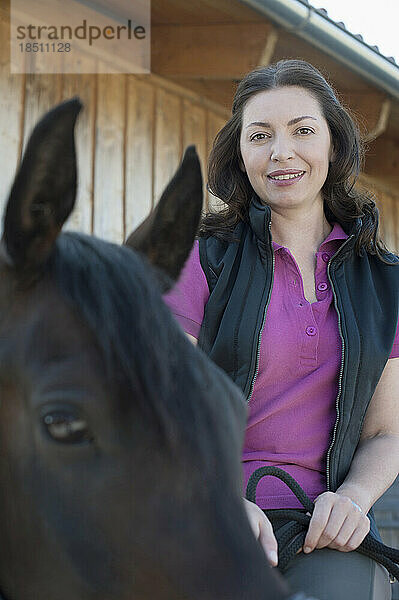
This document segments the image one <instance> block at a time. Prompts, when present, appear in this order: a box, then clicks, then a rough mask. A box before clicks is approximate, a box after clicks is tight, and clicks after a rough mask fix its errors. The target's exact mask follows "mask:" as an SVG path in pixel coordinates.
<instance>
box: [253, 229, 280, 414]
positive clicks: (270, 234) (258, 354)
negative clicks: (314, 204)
mask: <svg viewBox="0 0 399 600" xmlns="http://www.w3.org/2000/svg"><path fill="white" fill-rule="evenodd" d="M271 226H272V224H271V221H269V240H270V250H271V254H272V281H271V284H270V289H269V293H268V296H267V301H266V306H265V310H264V311H263V321H262V325H261V328H260V331H259V335H258V346H257V350H256V361H255V371H254V376H253V378H252V382H251V387H250V389H249V394H248V397H247V402H248V403H249V402H250V400H251V396H252V393H253V391H254V385H255V379H256V378H257V376H258V372H259V357H260V342H261V338H262V331H263V328H264V326H265V322H266V313H267V309H268V307H269V304H270V298H271V296H272V289H273V282H274V264H275V256H274V252H273V245H272V231H271Z"/></svg>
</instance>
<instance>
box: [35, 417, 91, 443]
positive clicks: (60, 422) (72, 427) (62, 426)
mask: <svg viewBox="0 0 399 600" xmlns="http://www.w3.org/2000/svg"><path fill="white" fill-rule="evenodd" d="M43 423H44V426H45V428H46V430H47V432H48V434H49V435H50V436H51V437H52V438H53V439H54V440H55V441H56V442H64V443H66V444H78V443H82V442H91V441H92V440H93V436H92V434H91V432H90V431H89V429H88V426H87V423H86V421H85V420H84V419H82V418H80V417H77V416H76V415H74V414H72V413H68V412H60V411H57V412H55V411H53V412H50V413H47V414H46V415H44V417H43Z"/></svg>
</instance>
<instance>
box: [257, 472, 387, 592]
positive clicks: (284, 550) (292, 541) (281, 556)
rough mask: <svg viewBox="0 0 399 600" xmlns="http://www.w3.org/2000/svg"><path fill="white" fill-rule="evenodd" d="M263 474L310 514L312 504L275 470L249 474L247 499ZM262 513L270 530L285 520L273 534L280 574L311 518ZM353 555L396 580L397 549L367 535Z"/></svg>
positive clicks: (299, 544) (288, 477) (291, 512)
mask: <svg viewBox="0 0 399 600" xmlns="http://www.w3.org/2000/svg"><path fill="white" fill-rule="evenodd" d="M266 475H271V476H272V477H278V479H281V481H283V482H284V483H285V484H286V485H287V486H288V487H289V488H290V490H291V491H292V492H293V493H294V494H295V496H296V497H297V498H298V500H299V502H300V503H301V504H302V505H303V507H304V508H305V509H306V510H307V512H308V513H310V515H312V514H313V510H314V503H313V502H312V500H311V499H310V498H309V496H308V495H307V494H306V493H305V492H304V490H303V489H302V488H301V486H300V485H299V483H298V482H297V481H295V479H294V478H293V477H291V475H289V474H288V473H286V472H285V471H283V470H282V469H279V468H278V467H260V468H259V469H256V471H254V472H253V473H252V475H251V477H250V478H249V480H248V484H247V490H246V498H247V500H250V501H251V502H256V488H257V486H258V483H259V481H260V480H261V479H262V477H266ZM264 512H265V514H266V516H267V517H268V519H269V520H270V521H271V523H272V525H273V529H274V528H275V525H274V524H273V521H275V522H276V520H278V519H282V518H283V519H288V520H289V522H288V523H286V524H285V525H282V526H281V527H278V528H277V529H276V531H275V532H274V533H275V536H276V539H277V543H278V568H279V570H280V571H281V572H282V573H284V571H285V570H286V568H287V566H288V563H289V562H290V561H291V560H292V559H293V558H294V556H295V555H296V553H297V551H298V550H299V548H301V547H302V546H303V544H304V541H305V537H306V533H307V530H308V527H309V523H310V519H311V516H309V515H308V514H304V513H303V512H299V511H298V510H295V509H293V508H288V509H281V510H280V509H279V510H265V511H264ZM356 552H360V553H361V554H364V555H365V556H368V557H370V558H372V559H373V560H375V561H377V562H378V563H380V564H381V565H383V566H384V567H385V568H386V569H387V570H388V571H389V573H390V574H391V576H392V577H394V578H395V579H397V580H398V581H399V566H398V563H399V550H397V549H396V548H390V547H389V546H385V545H384V544H382V543H381V542H379V541H378V540H376V539H374V538H373V537H372V536H371V535H370V533H369V534H367V536H366V537H365V538H364V540H363V541H362V543H361V544H360V546H358V548H356Z"/></svg>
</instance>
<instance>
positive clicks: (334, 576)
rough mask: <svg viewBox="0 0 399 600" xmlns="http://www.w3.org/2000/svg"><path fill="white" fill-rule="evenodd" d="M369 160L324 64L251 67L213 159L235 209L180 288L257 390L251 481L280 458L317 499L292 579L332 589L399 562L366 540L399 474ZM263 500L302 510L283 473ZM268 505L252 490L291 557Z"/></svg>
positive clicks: (204, 331) (209, 342) (171, 297)
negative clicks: (365, 176)
mask: <svg viewBox="0 0 399 600" xmlns="http://www.w3.org/2000/svg"><path fill="white" fill-rule="evenodd" d="M361 162H362V146H361V140H360V135H359V131H358V129H357V127H356V125H355V123H354V121H353V120H352V118H351V117H350V116H349V114H348V112H347V111H346V110H345V109H344V108H343V107H342V106H341V104H340V103H339V101H338V100H337V98H336V95H335V93H334V91H333V90H332V88H331V87H330V85H329V84H328V83H327V81H326V80H325V79H324V78H323V76H322V75H321V73H320V72H319V71H318V70H317V69H315V68H314V67H312V66H311V65H309V64H308V63H306V62H304V61H300V60H283V61H280V62H278V63H276V64H274V65H271V66H269V67H261V68H258V69H256V70H254V71H253V72H251V73H249V74H248V75H247V76H246V77H245V78H244V79H243V80H242V81H241V83H240V84H239V86H238V88H237V92H236V95H235V98H234V102H233V110H232V117H231V119H230V120H229V121H228V122H227V124H226V125H225V126H224V127H223V129H222V130H221V131H220V132H219V133H218V135H217V136H216V139H215V142H214V146H213V149H212V152H211V155H210V159H209V170H208V178H209V184H208V185H209V189H210V190H211V191H212V193H214V194H215V195H216V196H217V197H218V198H220V199H221V200H223V201H224V202H225V203H226V205H227V208H225V209H224V210H221V211H219V212H218V213H216V214H208V215H206V216H205V217H204V219H203V221H202V225H201V228H200V231H199V239H198V240H196V242H195V244H194V247H193V250H192V252H191V255H190V257H189V259H188V261H187V263H186V265H185V269H184V271H183V273H182V276H181V278H180V280H179V282H178V284H177V286H176V287H175V288H174V290H172V292H171V293H169V294H168V295H167V296H165V300H166V302H167V303H168V305H169V306H170V308H171V310H172V311H173V312H174V314H175V315H176V317H177V319H178V320H179V321H180V323H181V325H182V327H183V328H184V330H185V331H186V333H187V334H188V335H189V336H190V337H191V339H192V340H193V341H194V342H195V341H196V340H197V339H198V344H199V346H200V347H201V348H202V349H203V350H204V351H205V352H206V353H207V354H208V355H209V356H210V357H211V358H212V359H213V360H214V361H215V362H216V363H217V364H218V365H219V366H220V367H221V368H223V369H224V370H225V371H226V372H227V373H228V374H229V375H230V376H231V377H232V379H233V380H234V381H235V382H236V383H237V385H239V386H240V387H241V389H242V390H243V392H244V394H245V396H246V397H247V400H248V405H249V412H248V425H247V432H246V438H245V441H244V448H243V467H244V483H245V484H246V482H247V480H248V478H249V476H250V474H251V473H252V472H253V471H254V470H255V469H257V468H258V467H260V466H264V465H275V466H279V467H281V468H282V469H284V470H285V471H287V472H288V473H290V474H291V475H292V476H293V477H294V478H295V479H296V480H297V481H298V482H299V484H300V485H301V486H302V487H303V488H304V490H305V491H306V492H307V494H308V495H309V496H310V497H311V499H312V500H315V510H314V513H313V515H312V518H311V521H310V525H309V529H308V532H307V535H306V539H305V543H304V547H303V552H300V553H299V554H297V556H296V557H295V558H294V559H293V561H292V562H291V563H290V565H289V568H288V569H287V571H286V578H287V579H288V582H289V583H290V584H291V586H292V587H293V588H294V589H301V590H303V591H305V592H307V593H309V594H311V595H314V596H316V597H317V598H319V599H320V600H330V599H331V600H332V599H334V600H336V599H337V598H339V599H340V600H346V599H349V598H350V599H351V600H353V598H374V599H377V598H378V600H384V599H385V598H389V597H390V586H389V578H388V574H387V571H386V570H385V569H384V568H383V567H381V566H380V565H379V564H377V563H376V562H374V561H373V560H371V559H370V558H368V557H365V556H363V555H361V554H360V553H358V552H351V551H353V550H355V549H356V548H357V547H358V546H359V545H360V543H361V542H362V540H363V539H364V538H365V536H366V535H367V533H368V532H369V530H370V526H371V530H372V534H373V535H375V536H377V537H378V539H380V538H379V536H378V531H377V529H376V527H375V523H374V519H373V515H372V513H370V512H369V511H370V509H371V507H372V505H373V504H374V502H375V501H376V500H377V499H378V498H379V497H380V496H381V495H382V494H383V493H384V492H385V490H386V489H387V488H388V487H389V486H390V485H391V484H392V483H393V481H394V480H395V478H396V476H397V474H398V471H399V464H398V463H399V461H398V457H399V411H398V400H399V358H398V357H399V333H398V331H397V323H398V303H399V302H398V290H399V260H398V258H397V257H396V256H394V255H393V254H390V253H389V252H388V251H387V249H386V248H385V246H384V244H383V243H382V241H381V240H380V238H379V235H378V211H377V209H376V207H375V204H374V202H373V201H372V199H371V198H370V197H369V196H367V195H366V194H361V193H360V192H358V191H356V190H354V189H353V185H354V182H355V180H356V177H357V175H358V173H359V170H360V166H361ZM395 333H396V337H395ZM244 489H245V488H244ZM257 504H258V506H259V507H260V508H261V509H263V510H265V509H278V508H298V507H301V505H300V504H299V502H298V501H297V499H296V498H295V496H294V495H293V494H292V493H291V492H290V490H289V489H288V488H287V487H286V486H285V485H284V484H283V483H282V482H280V481H279V480H277V479H274V478H270V477H266V478H263V479H262V480H261V482H260V483H259V486H258V491H257ZM258 506H256V505H254V504H252V503H249V502H247V501H246V508H247V513H248V517H249V519H250V521H251V524H252V526H253V528H254V531H255V533H256V535H257V536H258V538H259V540H260V541H261V543H262V544H263V547H264V549H265V551H266V553H267V554H268V556H269V560H270V562H271V563H272V564H274V565H276V564H277V560H276V556H273V551H274V552H275V551H276V550H277V543H276V541H275V538H274V536H273V533H272V531H271V526H270V522H269V521H268V519H267V518H266V517H265V515H264V514H263V513H262V511H261V510H259V508H258ZM301 508H302V507H301Z"/></svg>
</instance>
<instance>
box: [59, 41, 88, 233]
mask: <svg viewBox="0 0 399 600" xmlns="http://www.w3.org/2000/svg"><path fill="white" fill-rule="evenodd" d="M67 60H68V66H69V69H70V70H73V69H74V67H76V70H77V72H79V70H80V68H81V58H78V59H75V57H74V55H73V54H72V53H71V54H70V55H69V56H68V58H67ZM76 61H77V62H78V64H76V65H75V62H76ZM86 63H88V59H87V61H86ZM86 67H87V68H89V65H88V64H86ZM91 71H92V73H93V74H76V75H72V74H66V75H64V76H63V77H62V99H63V100H67V99H68V98H72V97H74V96H78V97H79V98H80V100H81V101H82V103H83V108H82V110H81V112H80V114H79V118H78V122H77V126H76V128H75V141H76V153H77V163H78V190H77V198H76V205H75V209H74V211H73V213H72V215H71V216H70V217H69V219H68V221H67V223H66V225H65V228H66V229H72V230H75V231H76V230H77V231H82V232H84V233H89V234H90V233H91V232H92V219H93V174H94V127H95V110H96V106H95V101H96V95H95V93H96V77H97V76H96V75H95V74H94V73H95V63H94V61H91Z"/></svg>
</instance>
